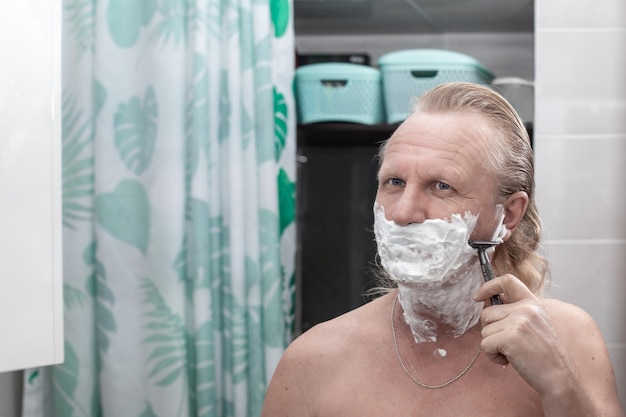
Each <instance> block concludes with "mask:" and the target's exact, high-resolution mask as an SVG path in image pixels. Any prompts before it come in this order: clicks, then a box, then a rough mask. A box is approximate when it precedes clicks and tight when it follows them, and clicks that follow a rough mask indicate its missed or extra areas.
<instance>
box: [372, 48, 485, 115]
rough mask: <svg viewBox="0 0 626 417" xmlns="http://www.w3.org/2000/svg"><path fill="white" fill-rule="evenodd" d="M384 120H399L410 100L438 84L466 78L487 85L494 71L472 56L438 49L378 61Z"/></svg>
mask: <svg viewBox="0 0 626 417" xmlns="http://www.w3.org/2000/svg"><path fill="white" fill-rule="evenodd" d="M378 66H379V68H380V71H381V76H382V86H383V97H384V106H385V109H386V121H387V123H397V122H401V121H403V120H404V119H406V118H407V116H408V115H409V113H410V111H411V107H412V104H413V100H414V99H415V98H416V97H419V96H420V95H422V94H423V93H425V92H426V91H428V90H430V89H431V88H434V87H436V86H438V85H440V84H443V83H446V82H451V81H466V82H472V83H476V84H484V85H489V84H490V83H491V81H492V80H493V78H494V76H493V74H492V73H491V72H490V71H489V70H487V69H486V68H485V67H483V66H482V65H481V64H480V63H479V62H478V61H477V60H475V59H474V58H472V57H470V56H468V55H465V54H461V53H459V52H453V51H446V50H441V49H408V50H403V51H396V52H391V53H388V54H385V55H383V56H381V57H380V59H379V60H378Z"/></svg>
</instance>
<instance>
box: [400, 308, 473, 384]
mask: <svg viewBox="0 0 626 417" xmlns="http://www.w3.org/2000/svg"><path fill="white" fill-rule="evenodd" d="M397 303H398V297H397V296H396V298H395V299H394V300H393V307H391V334H392V335H393V346H394V347H395V349H396V355H397V356H398V361H400V365H401V366H402V369H403V370H404V373H405V374H407V376H408V377H409V378H411V380H412V381H413V382H415V383H416V384H417V385H419V386H420V387H422V388H427V389H438V388H443V387H447V386H448V385H450V384H452V383H453V382H454V381H456V380H458V379H459V378H461V377H462V376H463V375H465V373H466V372H467V371H469V370H470V368H471V367H472V365H474V363H475V362H476V359H478V356H479V355H480V350H481V349H480V345H479V346H478V350H477V351H476V354H475V355H474V357H473V358H472V360H471V362H470V363H469V365H467V366H466V367H465V369H463V370H462V371H461V373H460V374H458V375H457V376H455V377H454V378H452V379H451V380H449V381H448V382H444V383H443V384H439V385H428V384H424V383H423V382H420V381H418V380H417V378H415V377H414V376H413V375H411V373H410V372H409V370H408V369H407V367H406V365H405V364H404V361H403V360H402V357H401V356H400V349H399V348H398V339H397V338H396V325H395V322H394V319H393V316H394V313H395V311H396V304H397Z"/></svg>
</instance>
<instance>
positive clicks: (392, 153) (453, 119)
mask: <svg viewBox="0 0 626 417" xmlns="http://www.w3.org/2000/svg"><path fill="white" fill-rule="evenodd" d="M494 140H495V129H494V128H493V127H492V126H491V124H490V121H489V120H488V119H487V118H486V117H485V116H483V115H482V114H480V113H477V112H450V113H426V112H417V113H414V114H412V115H411V116H410V117H409V118H408V119H407V120H405V121H404V122H403V123H402V124H401V125H400V126H399V127H398V129H397V130H396V131H395V132H394V133H393V135H392V136H391V138H390V139H389V141H388V142H387V144H386V146H385V148H384V152H383V155H382V157H383V160H382V164H381V169H382V168H384V167H385V166H388V165H389V163H390V162H392V161H396V162H397V161H398V160H402V159H411V158H427V157H428V158H430V159H432V160H434V161H440V162H441V163H442V164H444V165H445V164H446V163H449V164H451V165H457V164H467V165H468V166H474V165H476V166H477V167H478V166H483V167H484V166H485V164H484V163H483V161H484V156H485V154H486V152H487V150H488V149H489V148H490V147H492V146H493V141H494ZM386 162H387V163H386Z"/></svg>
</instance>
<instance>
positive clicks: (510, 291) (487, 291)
mask: <svg viewBox="0 0 626 417" xmlns="http://www.w3.org/2000/svg"><path fill="white" fill-rule="evenodd" d="M494 295H500V297H501V298H502V302H503V303H505V304H508V303H514V302H516V301H520V300H523V299H524V298H528V297H534V294H533V293H532V292H531V291H530V290H529V289H528V287H527V286H526V285H524V283H523V282H522V281H520V280H519V279H518V278H516V277H515V276H513V275H511V274H504V275H501V276H499V277H497V278H494V279H492V280H491V281H488V282H486V283H485V284H484V285H483V286H482V287H481V288H480V290H478V292H477V293H476V295H475V296H474V300H476V301H479V302H480V301H487V300H489V299H490V298H491V297H492V296H494Z"/></svg>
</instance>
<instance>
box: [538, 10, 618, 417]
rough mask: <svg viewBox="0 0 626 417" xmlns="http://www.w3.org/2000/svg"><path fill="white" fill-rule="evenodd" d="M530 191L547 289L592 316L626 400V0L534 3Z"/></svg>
mask: <svg viewBox="0 0 626 417" xmlns="http://www.w3.org/2000/svg"><path fill="white" fill-rule="evenodd" d="M535 10H536V18H535V25H536V27H535V88H536V90H535V94H536V100H535V103H536V107H535V149H536V155H537V156H536V158H537V170H536V181H537V200H538V203H539V208H540V210H541V213H542V218H543V220H544V227H545V233H546V234H545V238H546V241H545V250H546V253H547V255H548V257H549V259H550V261H551V264H552V273H553V282H554V285H553V288H552V290H551V294H552V295H554V296H556V297H558V298H561V299H563V300H566V301H569V302H571V303H573V304H576V305H579V306H581V307H583V308H584V309H585V310H587V311H588V312H589V313H590V314H591V315H592V316H593V317H594V318H595V319H596V321H597V322H598V324H599V326H600V329H601V330H602V332H603V334H604V337H605V339H606V342H607V344H608V347H609V353H610V355H611V358H612V360H613V365H614V368H615V372H616V376H617V380H618V388H619V391H620V397H621V399H622V404H624V405H626V301H625V300H624V296H626V209H625V208H626V53H625V52H626V2H624V1H623V0H602V1H600V2H598V1H593V0H576V1H572V0H551V1H536V2H535Z"/></svg>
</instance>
